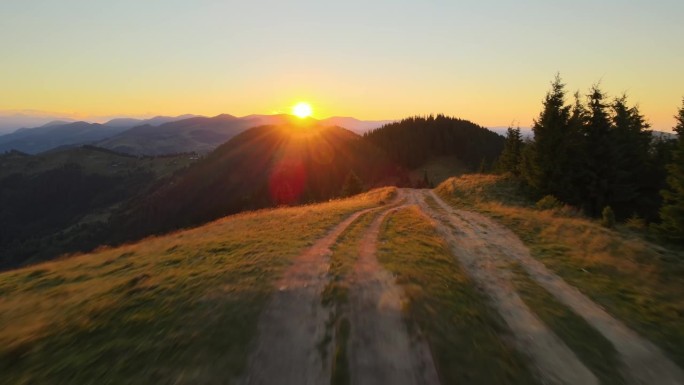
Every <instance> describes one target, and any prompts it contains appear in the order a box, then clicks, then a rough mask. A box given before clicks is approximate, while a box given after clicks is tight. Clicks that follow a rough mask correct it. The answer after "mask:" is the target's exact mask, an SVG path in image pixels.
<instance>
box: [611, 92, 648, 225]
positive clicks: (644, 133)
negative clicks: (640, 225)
mask: <svg viewBox="0 0 684 385" xmlns="http://www.w3.org/2000/svg"><path fill="white" fill-rule="evenodd" d="M611 108H612V111H613V116H612V124H613V131H612V135H611V137H612V139H611V141H612V146H613V148H614V152H613V155H614V159H613V162H614V164H615V166H614V168H615V176H614V180H613V184H612V186H611V191H610V196H611V202H610V205H611V206H612V207H613V208H614V209H615V211H616V214H617V215H618V216H621V217H623V218H626V217H627V216H628V215H631V214H633V213H634V211H635V210H638V211H640V213H641V214H642V215H643V214H644V212H643V208H644V206H645V205H647V204H648V202H647V200H648V198H649V197H648V196H647V191H648V189H649V188H650V184H649V183H648V182H650V181H649V174H650V172H651V168H652V166H651V162H650V157H651V155H650V153H651V142H652V137H651V131H649V130H648V128H649V124H648V123H647V122H646V119H645V118H644V116H643V115H641V113H640V112H639V109H638V107H636V106H635V107H629V106H628V105H627V97H626V96H625V95H622V96H621V97H619V98H616V99H615V101H614V102H613V104H612V106H611Z"/></svg>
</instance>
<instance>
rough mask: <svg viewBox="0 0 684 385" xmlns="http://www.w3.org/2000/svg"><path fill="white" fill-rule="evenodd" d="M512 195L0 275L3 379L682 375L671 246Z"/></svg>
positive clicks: (395, 208) (446, 379) (416, 201)
mask: <svg viewBox="0 0 684 385" xmlns="http://www.w3.org/2000/svg"><path fill="white" fill-rule="evenodd" d="M525 196H526V195H525V193H524V191H522V190H520V188H519V185H517V184H516V183H515V181H514V180H511V179H510V178H508V177H502V176H492V175H468V176H464V177H460V178H452V179H449V180H447V181H445V182H444V183H443V184H441V185H440V186H438V188H436V189H435V190H434V191H430V190H414V189H400V190H397V189H394V188H385V189H380V190H373V191H371V192H369V193H366V194H363V195H359V196H355V197H351V198H348V199H345V200H334V201H331V202H327V203H322V204H316V205H305V206H300V207H283V208H277V209H270V210H261V211H257V212H250V213H243V214H238V215H234V216H229V217H225V218H222V219H219V220H217V221H214V222H211V223H208V224H205V225H203V226H200V227H197V228H195V229H188V230H183V231H179V232H175V233H171V234H167V235H164V236H161V237H151V238H148V239H145V240H142V241H140V242H137V243H133V244H129V245H125V246H121V247H117V248H105V249H101V250H98V251H96V252H93V253H90V254H85V255H80V256H74V257H71V258H68V259H63V260H58V261H52V262H47V263H43V264H39V265H35V266H32V267H28V268H23V269H17V270H14V271H11V272H5V273H0V293H2V294H3V296H4V299H3V301H1V302H0V356H1V357H3V361H4V364H5V366H4V367H3V371H2V374H0V378H1V379H2V380H3V381H4V382H7V383H22V382H23V383H26V382H38V383H54V384H61V383H73V382H78V383H93V382H95V381H97V382H100V383H131V384H136V383H141V384H143V383H149V382H155V383H169V382H173V383H179V384H185V383H188V384H191V383H198V382H201V383H224V382H229V383H235V382H237V383H260V381H262V380H263V379H265V378H270V379H272V378H278V379H279V382H280V383H284V384H299V383H304V382H307V381H315V382H319V383H328V382H330V383H332V384H340V383H347V382H356V381H358V380H359V378H364V379H375V380H378V381H380V380H381V379H390V380H391V382H392V383H396V384H409V383H413V379H415V378H420V379H423V380H424V382H425V383H430V384H438V383H439V384H452V383H462V382H472V383H532V384H534V383H548V382H554V381H556V382H562V383H578V384H580V383H581V384H592V383H593V384H598V383H599V381H600V382H601V383H678V381H681V380H682V379H684V373H683V372H682V370H681V366H682V365H684V351H683V350H682V346H684V343H682V342H683V341H684V330H682V328H681V322H680V320H679V318H680V317H679V316H678V315H677V314H679V313H681V310H682V309H684V303H682V297H681V296H680V295H679V293H681V292H683V291H684V282H682V280H681V276H678V275H677V273H676V272H677V271H681V269H682V265H681V263H682V260H683V259H682V258H681V257H682V255H681V252H679V251H676V250H670V249H665V248H662V247H659V246H654V245H652V244H650V243H649V242H647V241H646V240H644V239H643V237H641V236H640V235H639V234H637V233H634V232H631V231H629V230H627V229H621V228H619V229H617V230H609V229H605V228H603V227H601V226H600V225H599V224H598V223H597V222H595V221H593V220H590V219H587V218H583V217H581V216H578V215H577V214H576V213H572V212H569V211H564V210H561V209H552V210H539V209H536V208H534V205H533V204H532V203H531V202H529V201H528V200H527V199H526V198H525ZM285 223H286V225H284V224H285ZM577 243H581V244H582V245H583V247H582V248H581V249H578V248H577V247H576V245H577ZM480 259H483V260H485V261H486V262H487V263H479V262H476V261H477V260H480ZM576 289H579V290H576ZM46 297H49V298H50V301H47V302H46V301H45V298H46ZM381 304H382V305H381ZM389 336H391V338H389ZM305 357H306V359H304V358H305ZM397 362H399V363H401V365H400V369H397V368H396V367H395V366H394V364H396V363H397ZM677 365H679V367H678V366H677ZM654 369H657V370H654Z"/></svg>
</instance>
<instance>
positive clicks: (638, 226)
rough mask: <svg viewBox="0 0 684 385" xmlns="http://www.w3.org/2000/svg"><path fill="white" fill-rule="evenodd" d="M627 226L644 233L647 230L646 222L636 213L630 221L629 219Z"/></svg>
mask: <svg viewBox="0 0 684 385" xmlns="http://www.w3.org/2000/svg"><path fill="white" fill-rule="evenodd" d="M625 226H627V228H629V229H630V230H634V231H644V230H646V221H645V220H644V218H642V217H640V216H639V215H638V214H637V213H634V214H632V216H631V217H629V219H627V221H626V222H625Z"/></svg>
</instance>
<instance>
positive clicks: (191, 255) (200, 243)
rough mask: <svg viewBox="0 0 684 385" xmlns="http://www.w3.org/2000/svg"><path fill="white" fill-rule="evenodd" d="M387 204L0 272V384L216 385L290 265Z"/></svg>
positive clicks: (235, 368)
mask: <svg viewBox="0 0 684 385" xmlns="http://www.w3.org/2000/svg"><path fill="white" fill-rule="evenodd" d="M393 194H394V190H393V189H381V190H374V191H372V192H370V193H367V194H364V195H360V196H356V197H353V198H350V199H346V200H337V201H332V202H328V203H324V204H319V205H310V206H303V207H293V208H280V209H276V210H263V211H258V212H253V213H245V214H240V215H236V216H231V217H226V218H223V219H220V220H218V221H215V222H212V223H210V224H207V225H205V226H202V227H199V228H195V229H191V230H186V231H182V232H177V233H174V234H169V235H166V236H161V237H156V238H148V239H145V240H143V241H141V242H139V243H136V244H131V245H125V246H122V247H118V248H113V249H103V250H99V251H96V252H93V253H90V254H85V255H80V256H74V257H70V258H65V259H62V260H57V261H52V262H48V263H42V264H39V265H35V266H32V267H29V268H24V269H19V270H14V271H10V272H4V273H1V274H0V382H1V383H3V384H5V383H6V384H34V383H40V384H73V383H78V384H95V383H97V384H121V383H126V384H149V383H175V384H195V383H204V384H214V383H225V382H226V380H227V379H230V378H231V377H235V376H238V375H239V374H240V373H241V372H242V370H243V369H244V367H245V364H246V359H247V352H248V350H249V344H250V342H251V341H252V339H253V337H254V335H255V333H256V325H257V321H258V317H259V313H260V311H261V309H262V308H263V306H264V304H265V303H266V301H267V299H268V297H269V296H270V294H271V293H272V290H273V282H274V280H275V279H277V277H278V276H279V275H280V274H281V273H282V272H283V270H284V268H286V267H287V266H288V264H289V263H290V261H291V259H292V258H293V257H294V256H296V255H297V254H299V253H300V252H301V251H302V250H303V249H305V248H306V247H307V246H309V245H311V244H312V243H313V242H314V241H315V240H316V239H318V238H320V237H322V236H323V235H324V234H325V233H326V232H327V231H328V230H329V229H330V228H331V227H332V226H334V225H335V224H337V223H339V222H340V221H341V220H342V219H343V218H344V217H346V216H348V215H349V214H351V213H352V212H354V211H357V210H359V209H363V208H367V207H373V206H377V205H380V204H383V203H385V202H387V201H388V200H389V199H391V197H392V195H393ZM283 223H287V224H288V225H287V226H283Z"/></svg>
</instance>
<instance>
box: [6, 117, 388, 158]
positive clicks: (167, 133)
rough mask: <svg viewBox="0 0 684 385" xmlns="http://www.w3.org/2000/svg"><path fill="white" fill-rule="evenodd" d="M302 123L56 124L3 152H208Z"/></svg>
mask: <svg viewBox="0 0 684 385" xmlns="http://www.w3.org/2000/svg"><path fill="white" fill-rule="evenodd" d="M298 119H299V118H296V117H293V116H291V115H286V114H280V115H249V116H245V117H242V118H238V117H235V116H232V115H227V114H222V115H218V116H215V117H211V118H208V117H203V116H197V115H181V116H176V117H168V116H157V117H154V118H151V119H133V118H117V119H112V120H110V121H108V122H106V123H102V124H100V123H90V122H84V121H79V122H73V121H68V120H55V121H50V122H47V123H45V124H43V125H41V126H38V127H34V128H21V129H18V130H16V131H14V132H12V133H9V134H6V135H2V136H0V153H2V152H7V151H10V150H17V151H21V152H25V153H28V154H37V153H41V152H44V151H49V150H54V149H56V148H66V147H73V146H80V145H84V144H94V145H97V146H99V147H103V148H107V149H111V150H114V151H118V152H122V153H126V154H133V155H163V154H173V153H182V152H197V153H207V152H209V151H211V150H213V149H214V148H216V147H218V146H219V145H220V144H222V143H224V142H225V141H227V140H228V139H230V138H232V137H233V136H235V135H237V134H239V133H241V132H243V131H245V130H246V129H248V128H251V127H256V126H261V125H274V124H275V125H279V124H290V123H296V121H297V120H298ZM309 119H310V120H315V119H311V118H309ZM315 121H317V122H318V123H320V124H321V125H325V126H338V127H343V128H346V129H348V130H350V131H353V132H355V133H358V134H362V133H364V132H366V131H368V130H371V129H373V128H378V127H381V126H383V125H384V124H387V123H390V122H392V121H391V120H380V121H363V120H358V119H355V118H350V117H333V118H328V119H323V120H320V121H318V120H315Z"/></svg>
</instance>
